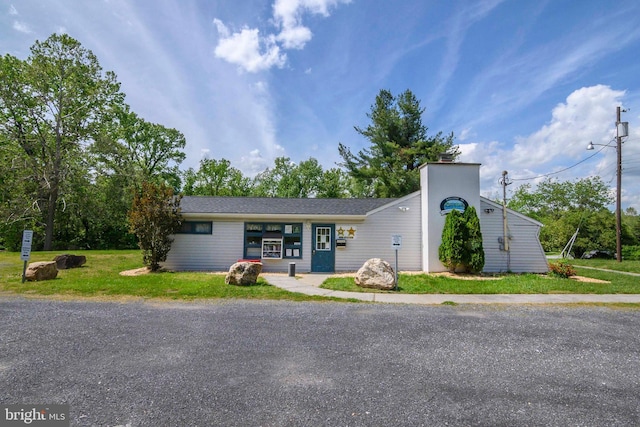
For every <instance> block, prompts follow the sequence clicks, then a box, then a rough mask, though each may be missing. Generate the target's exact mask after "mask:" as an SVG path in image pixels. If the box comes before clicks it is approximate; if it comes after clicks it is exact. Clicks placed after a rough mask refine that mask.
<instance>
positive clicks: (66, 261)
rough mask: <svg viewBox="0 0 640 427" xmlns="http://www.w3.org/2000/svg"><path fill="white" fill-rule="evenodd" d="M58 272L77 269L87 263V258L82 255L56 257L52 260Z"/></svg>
mask: <svg viewBox="0 0 640 427" xmlns="http://www.w3.org/2000/svg"><path fill="white" fill-rule="evenodd" d="M53 260H54V261H55V262H56V267H57V268H58V270H66V269H68V268H77V267H80V266H83V265H84V264H86V263H87V257H85V256H84V255H71V254H64V255H57V256H56V257H55V258H54V259H53Z"/></svg>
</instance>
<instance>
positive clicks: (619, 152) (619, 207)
mask: <svg viewBox="0 0 640 427" xmlns="http://www.w3.org/2000/svg"><path fill="white" fill-rule="evenodd" d="M620 124H621V122H620V107H616V153H617V155H618V160H617V169H616V177H617V182H616V260H617V261H618V262H622V205H621V203H620V198H621V196H622V194H621V193H622V135H620Z"/></svg>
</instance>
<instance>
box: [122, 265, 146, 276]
mask: <svg viewBox="0 0 640 427" xmlns="http://www.w3.org/2000/svg"><path fill="white" fill-rule="evenodd" d="M149 273H151V269H150V268H149V267H142V268H136V269H133V270H126V271H121V272H120V275H121V276H141V275H143V274H149Z"/></svg>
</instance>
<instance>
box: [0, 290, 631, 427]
mask: <svg viewBox="0 0 640 427" xmlns="http://www.w3.org/2000/svg"><path fill="white" fill-rule="evenodd" d="M638 331H640V311H638V310H632V309H629V310H627V309H609V308H575V307H555V306H554V307H529V306H507V307H502V306H501V307H496V306H454V307H447V306H437V307H423V306H412V305H384V304H348V303H294V302H282V301H275V302H274V301H265V302H252V301H216V302H211V303H209V302H205V303H163V302H146V303H145V302H127V303H117V302H86V301H71V302H60V301H45V300H25V299H21V298H15V299H7V298H5V299H0V403H3V404H8V403H24V404H27V403H29V404H40V403H46V404H53V403H68V404H69V405H70V408H71V425H98V426H118V425H122V426H211V425H221V426H339V425H340V426H420V425H424V426H444V425H455V426H476V425H478V426H480V425H486V426H498V425H505V426H507V425H508V426H518V425H523V426H524V425H526V426H535V425H540V426H630V425H640V334H639V333H638Z"/></svg>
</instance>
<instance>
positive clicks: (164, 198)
mask: <svg viewBox="0 0 640 427" xmlns="http://www.w3.org/2000/svg"><path fill="white" fill-rule="evenodd" d="M181 198H182V197H181V196H174V194H173V189H172V188H171V187H169V186H167V185H165V184H155V183H152V182H145V183H143V184H142V188H141V191H140V192H139V193H137V194H136V195H135V196H134V198H133V204H132V206H131V211H130V212H129V224H130V230H131V232H132V233H134V234H135V235H136V236H137V237H138V245H139V246H140V249H142V254H143V262H144V264H145V265H148V266H149V267H150V268H151V271H157V270H158V269H159V268H160V263H161V262H164V261H166V259H167V254H168V253H169V250H170V249H171V244H172V243H173V239H172V238H171V235H172V234H175V233H176V232H177V231H179V230H180V226H181V223H182V217H181V215H180V199H181Z"/></svg>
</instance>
